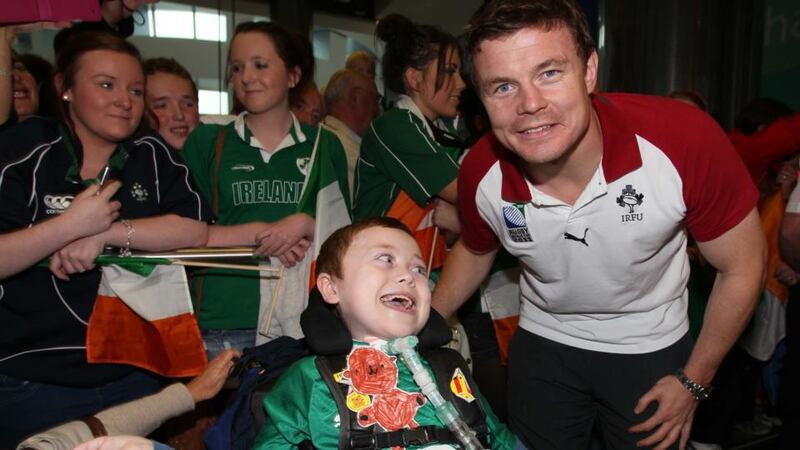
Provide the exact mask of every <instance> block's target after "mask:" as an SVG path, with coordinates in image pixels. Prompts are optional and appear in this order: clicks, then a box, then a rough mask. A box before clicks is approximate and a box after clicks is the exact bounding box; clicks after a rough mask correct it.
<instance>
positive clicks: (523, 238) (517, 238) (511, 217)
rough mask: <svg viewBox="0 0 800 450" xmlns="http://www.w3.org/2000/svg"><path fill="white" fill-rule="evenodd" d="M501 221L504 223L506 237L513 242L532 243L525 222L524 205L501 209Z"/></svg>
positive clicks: (515, 204)
mask: <svg viewBox="0 0 800 450" xmlns="http://www.w3.org/2000/svg"><path fill="white" fill-rule="evenodd" d="M503 220H504V221H505V223H506V230H508V237H510V238H511V240H512V241H514V242H533V238H531V233H530V232H529V231H528V223H527V222H526V221H525V205H520V204H517V203H514V204H512V205H510V206H504V207H503Z"/></svg>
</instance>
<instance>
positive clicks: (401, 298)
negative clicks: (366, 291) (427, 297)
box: [380, 293, 417, 312]
mask: <svg viewBox="0 0 800 450" xmlns="http://www.w3.org/2000/svg"><path fill="white" fill-rule="evenodd" d="M380 300H381V303H383V304H384V305H386V306H387V307H389V308H391V309H394V310H396V311H400V312H414V311H415V310H416V309H417V301H416V300H415V299H414V298H412V297H411V296H409V295H406V294H399V293H392V294H386V295H383V296H381V298H380Z"/></svg>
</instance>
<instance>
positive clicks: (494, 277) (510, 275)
mask: <svg viewBox="0 0 800 450" xmlns="http://www.w3.org/2000/svg"><path fill="white" fill-rule="evenodd" d="M520 274H521V269H520V267H519V262H518V261H517V259H516V258H514V257H513V256H511V254H509V253H508V252H506V251H505V250H504V249H502V248H501V249H500V250H499V251H498V252H497V256H496V257H495V260H494V264H493V265H492V268H491V270H490V272H489V276H487V277H486V280H484V282H483V284H482V285H481V307H482V309H483V311H486V312H488V313H489V315H490V316H491V317H492V323H493V324H494V330H495V334H496V336H497V344H498V345H499V347H500V358H501V360H502V361H503V362H504V363H505V362H506V361H508V344H509V343H510V342H511V337H512V336H513V335H514V332H515V331H517V326H518V324H519V308H520V298H519V277H520Z"/></svg>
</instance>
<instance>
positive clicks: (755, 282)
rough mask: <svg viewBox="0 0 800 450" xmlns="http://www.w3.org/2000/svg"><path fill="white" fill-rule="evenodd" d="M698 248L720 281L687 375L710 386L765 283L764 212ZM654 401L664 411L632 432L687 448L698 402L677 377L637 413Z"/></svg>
mask: <svg viewBox="0 0 800 450" xmlns="http://www.w3.org/2000/svg"><path fill="white" fill-rule="evenodd" d="M698 247H699V248H700V252H701V253H702V254H703V256H704V257H705V258H706V259H707V260H708V262H710V263H711V264H712V265H713V266H714V267H715V268H716V269H717V278H716V280H715V282H714V288H713V289H712V291H711V295H710V296H709V300H708V307H707V308H706V315H705V319H704V321H703V329H702V330H701V332H700V337H699V338H698V339H697V344H695V346H694V350H692V354H691V356H690V357H689V361H688V362H687V363H686V366H685V367H684V369H683V371H684V373H685V374H686V376H687V377H689V378H690V379H691V380H692V381H694V382H696V383H700V384H701V385H703V386H708V385H709V384H710V383H711V380H712V379H713V378H714V374H715V373H716V372H717V369H718V368H719V366H720V364H721V363H722V359H723V358H724V357H725V355H726V354H727V353H728V351H729V350H730V348H731V347H732V346H733V344H734V343H735V342H736V340H737V339H738V338H739V335H740V334H741V333H742V331H743V330H744V328H745V326H746V325H747V323H748V322H749V320H750V316H751V315H752V313H753V310H754V309H755V306H756V301H757V299H758V294H759V292H760V291H761V288H762V285H763V281H764V270H765V265H766V255H767V250H766V241H765V238H764V231H763V230H762V229H761V221H760V219H759V217H758V212H757V211H756V210H755V208H754V209H753V210H751V211H750V212H749V213H748V214H747V216H745V218H744V219H743V220H742V221H741V222H740V223H739V224H738V225H736V226H735V227H733V228H731V229H730V230H728V231H727V232H725V233H724V234H723V235H721V236H719V237H717V238H716V239H713V240H711V241H707V242H698ZM675 369H676V370H677V369H678V368H677V367H676V368H675ZM653 401H656V402H658V410H656V412H655V413H654V414H653V416H652V417H650V418H649V419H647V420H646V421H645V422H643V423H641V424H639V425H636V426H635V427H632V428H631V431H632V432H641V431H651V430H652V431H653V433H652V434H651V435H650V436H649V437H648V438H646V439H644V440H642V441H640V442H639V445H642V446H648V447H649V446H654V445H658V446H657V447H656V448H659V449H661V448H666V447H668V446H669V445H671V444H672V443H673V442H675V441H676V440H678V438H680V444H681V448H684V447H685V445H686V441H687V440H688V439H689V433H690V431H691V421H692V418H693V416H694V409H695V408H696V407H697V401H696V400H695V399H694V398H693V397H692V396H691V395H690V394H689V391H688V390H686V389H685V388H684V387H683V385H681V383H680V382H679V381H678V379H677V378H676V377H674V376H672V375H668V376H666V377H664V378H662V379H661V380H659V381H658V383H656V385H655V386H654V387H653V388H652V389H650V391H648V392H647V393H646V394H645V395H644V396H643V397H642V398H641V399H640V400H639V403H638V404H637V405H636V409H635V411H636V413H637V414H639V413H641V412H642V411H644V410H645V408H646V407H647V405H648V404H650V403H651V402H653Z"/></svg>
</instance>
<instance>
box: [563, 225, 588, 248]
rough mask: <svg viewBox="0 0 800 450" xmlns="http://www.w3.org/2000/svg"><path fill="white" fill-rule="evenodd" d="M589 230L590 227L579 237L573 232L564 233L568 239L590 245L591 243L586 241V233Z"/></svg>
mask: <svg viewBox="0 0 800 450" xmlns="http://www.w3.org/2000/svg"><path fill="white" fill-rule="evenodd" d="M588 232H589V229H588V228H587V229H586V230H584V231H583V237H582V238H579V237H577V236H575V235H573V234H570V233H564V239H566V240H568V241H577V242H580V243H581V244H583V245H585V246H587V247H588V246H589V244H588V243H587V242H586V233H588Z"/></svg>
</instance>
